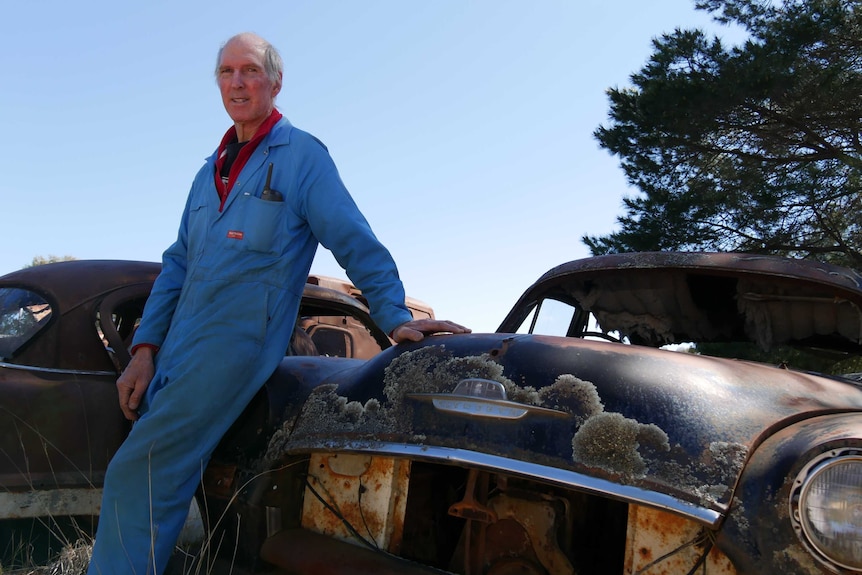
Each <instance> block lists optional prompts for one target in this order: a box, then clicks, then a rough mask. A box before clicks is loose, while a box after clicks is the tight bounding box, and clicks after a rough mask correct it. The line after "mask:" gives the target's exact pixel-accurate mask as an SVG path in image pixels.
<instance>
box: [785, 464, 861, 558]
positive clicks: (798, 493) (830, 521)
mask: <svg viewBox="0 0 862 575" xmlns="http://www.w3.org/2000/svg"><path fill="white" fill-rule="evenodd" d="M790 506H791V517H792V518H793V525H794V528H795V529H796V531H797V533H798V534H799V536H800V538H801V539H802V541H803V542H804V543H805V544H806V545H807V546H808V548H809V549H811V550H812V551H813V552H814V554H815V556H818V558H819V559H820V560H821V561H825V562H826V563H827V564H829V563H831V564H832V565H837V566H840V567H843V568H845V569H852V570H854V571H860V572H862V455H860V454H859V453H858V451H850V450H833V451H830V452H827V453H824V454H822V455H821V456H819V457H818V458H816V459H815V460H813V461H812V462H811V463H809V464H808V465H806V466H805V468H804V469H803V470H802V471H801V472H800V473H799V475H798V476H797V477H796V481H795V482H794V484H793V490H792V492H791V500H790Z"/></svg>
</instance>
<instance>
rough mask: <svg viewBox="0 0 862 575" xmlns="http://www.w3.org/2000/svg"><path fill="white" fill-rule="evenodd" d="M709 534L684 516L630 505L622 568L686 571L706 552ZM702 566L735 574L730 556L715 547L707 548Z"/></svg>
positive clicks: (664, 574) (642, 572) (652, 574)
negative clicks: (623, 565) (623, 566)
mask: <svg viewBox="0 0 862 575" xmlns="http://www.w3.org/2000/svg"><path fill="white" fill-rule="evenodd" d="M709 538H710V534H709V533H708V532H707V531H706V530H705V529H704V527H703V526H701V525H699V524H697V523H695V522H693V521H689V520H687V519H685V518H684V517H680V516H678V515H674V514H672V513H667V512H664V511H659V510H657V509H652V508H649V507H642V506H638V505H630V506H629V520H628V528H627V531H626V558H625V569H624V572H625V573H631V574H634V575H679V574H680V573H689V572H691V569H692V567H694V565H695V564H696V563H697V561H698V560H699V559H700V558H701V557H702V556H703V554H704V553H707V548H708V544H709ZM702 569H703V571H704V572H705V573H710V574H711V575H714V574H719V575H721V574H724V575H735V574H736V569H735V568H734V567H733V565H732V564H731V562H730V560H729V559H728V558H727V556H725V555H724V554H723V553H722V552H721V551H720V550H719V549H718V548H716V547H712V548H711V549H710V550H709V551H708V555H707V557H706V560H705V564H704V565H703V567H702ZM700 572H701V571H700V570H698V573H700Z"/></svg>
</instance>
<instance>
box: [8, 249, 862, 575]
mask: <svg viewBox="0 0 862 575" xmlns="http://www.w3.org/2000/svg"><path fill="white" fill-rule="evenodd" d="M104 297H109V296H104ZM92 309H93V310H98V309H99V306H95V307H93V308H92ZM107 309H108V308H105V309H104V310H103V311H102V313H101V314H100V315H99V316H98V319H92V320H91V321H102V319H103V318H107V317H108V316H107V315H106V314H108V311H107ZM31 311H32V313H33V314H34V319H35V320H38V319H39V317H38V316H39V314H40V312H39V308H38V305H37V306H36V307H33V308H32V309H31ZM70 313H71V312H70ZM110 315H111V318H112V320H111V322H110V324H114V325H117V324H118V323H119V324H122V322H117V321H116V320H115V319H113V318H114V315H115V314H114V313H113V312H112V313H111V314H110ZM105 328H107V330H108V331H110V330H111V325H105V326H103V327H102V331H104V330H105ZM121 331H122V328H119V329H118V332H121ZM121 340H122V333H117V334H116V335H113V336H112V337H108V338H107V344H108V345H107V347H106V346H104V345H103V346H102V349H101V350H100V351H101V352H102V353H104V349H107V348H108V347H109V348H111V349H121V348H122V342H121ZM54 345H59V344H58V343H56V342H54ZM381 348H382V349H381V350H379V351H378V352H376V353H374V354H370V355H369V356H367V357H362V358H360V357H335V356H332V355H329V356H327V355H320V354H315V355H306V356H289V357H285V358H284V360H283V361H282V362H281V364H280V366H279V367H278V369H277V370H276V372H275V373H274V374H273V375H272V377H271V378H270V380H269V381H268V382H267V383H266V385H265V386H264V388H263V389H262V390H261V391H260V393H259V394H258V396H257V397H256V398H255V399H254V400H253V401H252V403H251V404H250V405H249V406H248V408H247V409H246V411H245V413H244V414H243V415H242V416H241V417H240V418H239V419H238V420H237V422H236V423H235V424H234V426H233V427H232V429H231V430H230V431H229V432H228V433H227V434H226V436H225V437H224V439H223V440H222V442H221V444H220V445H219V447H218V448H217V450H216V452H215V453H214V454H213V457H212V460H211V461H210V464H209V466H208V468H207V469H206V470H205V472H204V474H203V477H202V481H201V487H200V490H199V493H198V501H199V502H200V506H201V508H202V509H203V511H204V512H203V515H204V518H203V519H204V523H205V524H206V533H207V537H206V540H205V541H204V542H203V543H202V545H201V548H200V550H199V551H197V552H196V553H197V558H196V560H197V561H201V562H202V561H206V560H209V558H210V557H212V556H218V555H222V556H227V557H230V560H231V561H235V562H236V563H237V564H242V565H243V566H244V567H245V568H246V569H248V570H250V571H258V572H266V573H273V572H275V573H308V574H311V573H314V574H320V573H322V574H327V573H332V574H340V575H345V574H353V573H369V574H370V573H415V574H420V573H440V572H449V573H459V574H465V575H479V574H483V575H510V574H523V575H540V574H541V575H557V574H575V573H577V574H585V573H592V574H602V575H605V574H615V573H625V574H631V575H635V574H643V575H650V574H651V575H657V574H682V575H685V574H694V573H735V574H755V573H811V574H814V573H817V574H825V573H860V572H862V388H860V385H859V380H860V379H862V377H860V375H859V372H860V371H862V368H860V363H859V361H860V352H862V275H860V274H858V273H857V272H855V271H852V270H849V269H845V268H840V267H836V266H831V265H827V264H821V263H815V262H806V261H799V260H790V259H784V258H778V257H769V256H758V255H746V254H730V253H722V254H717V253H713V254H700V253H641V254H616V255H607V256H600V257H593V258H586V259H582V260H576V261H573V262H569V263H567V264H563V265H561V266H559V267H557V268H554V269H552V270H550V271H549V272H547V273H546V274H544V275H543V276H542V277H541V278H539V279H538V281H536V282H535V283H534V284H533V285H532V286H530V287H529V288H528V289H527V290H526V292H525V293H524V295H523V296H522V297H521V298H520V299H519V300H518V301H517V302H516V304H515V306H514V307H513V308H512V310H511V311H510V312H509V313H508V315H506V316H505V318H504V319H503V321H502V323H501V325H500V327H499V329H498V330H497V332H496V333H474V334H462V335H439V336H433V337H428V338H426V339H425V340H423V341H422V342H416V343H409V344H400V345H398V346H386V345H381ZM3 361H4V364H3V369H19V367H18V366H20V364H21V362H20V361H18V360H17V359H16V356H14V355H13V356H12V357H9V358H5V359H4V360H3ZM108 361H110V360H109V359H108ZM119 361H120V363H122V361H123V358H122V357H121V358H120V359H119ZM9 363H12V364H15V365H14V366H13V367H9V366H7V365H6V364H9ZM80 368H81V366H79V365H69V366H65V367H64V369H71V370H73V371H74V370H76V369H78V370H79V369H80ZM101 371H105V372H107V371H110V365H109V364H105V366H103V369H102V370H101ZM34 377H37V378H38V379H36V380H35V382H34V383H35V384H36V385H48V384H50V382H51V381H52V379H51V378H53V377H57V376H55V375H53V371H50V370H49V371H47V372H38V373H37V376H34ZM76 393H77V394H78V395H75V396H74V401H76V402H78V403H81V402H82V400H81V399H80V396H81V393H80V392H76ZM4 395H5V394H4ZM64 401H67V402H69V403H71V401H70V399H69V398H64ZM19 409H20V410H21V411H20V413H16V414H15V417H16V421H18V419H17V418H18V417H22V416H23V415H22V414H23V413H25V412H24V411H23V409H24V404H23V403H22V405H21V406H20V407H19ZM52 423H53V424H55V425H56V422H51V421H42V422H39V423H38V425H37V424H35V423H29V424H28V426H29V427H27V426H24V425H23V424H21V423H16V424H15V425H12V426H11V427H10V431H11V432H13V433H15V434H18V435H20V434H22V433H24V431H22V430H24V429H25V427H27V429H30V428H31V427H32V428H34V429H39V428H40V427H41V426H46V427H49V426H50V425H51V424H52ZM7 425H8V424H7ZM8 433H9V432H8V431H7V434H8ZM4 448H6V447H4ZM40 448H41V449H43V450H44V449H46V448H44V447H40ZM101 449H103V451H106V452H110V449H111V446H107V447H105V446H103V447H101ZM42 455H43V454H42V453H39V456H42ZM20 465H22V469H23V468H25V467H23V466H25V463H21V464H20ZM79 465H81V464H80V463H79Z"/></svg>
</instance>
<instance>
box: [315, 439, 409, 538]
mask: <svg viewBox="0 0 862 575" xmlns="http://www.w3.org/2000/svg"><path fill="white" fill-rule="evenodd" d="M308 470H309V471H308V485H307V487H306V493H305V497H304V500H303V507H302V527H303V528H305V529H308V530H311V531H315V532H317V533H322V534H324V535H329V536H332V537H336V538H338V539H341V540H343V541H350V542H352V543H357V544H360V543H362V542H365V543H366V544H368V545H370V546H371V547H375V548H377V549H383V550H386V551H389V552H391V553H397V551H398V549H399V548H400V547H401V540H402V536H403V533H404V514H405V509H406V505H407V487H408V482H409V478H410V461H408V460H400V459H390V458H383V457H372V456H367V455H350V454H344V453H338V454H322V453H315V454H312V456H311V460H310V461H309V466H308Z"/></svg>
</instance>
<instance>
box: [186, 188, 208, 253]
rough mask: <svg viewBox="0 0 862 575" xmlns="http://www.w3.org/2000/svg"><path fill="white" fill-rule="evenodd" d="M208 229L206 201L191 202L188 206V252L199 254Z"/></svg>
mask: <svg viewBox="0 0 862 575" xmlns="http://www.w3.org/2000/svg"><path fill="white" fill-rule="evenodd" d="M208 229H209V218H208V217H207V206H206V203H205V202H203V201H198V202H196V203H192V204H191V205H190V206H189V229H188V242H189V247H188V250H189V254H191V255H195V256H196V255H200V253H201V252H202V251H203V249H204V241H205V240H206V237H207V230H208Z"/></svg>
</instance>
